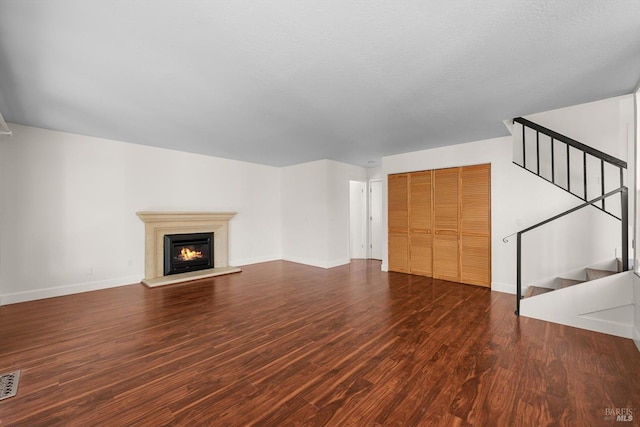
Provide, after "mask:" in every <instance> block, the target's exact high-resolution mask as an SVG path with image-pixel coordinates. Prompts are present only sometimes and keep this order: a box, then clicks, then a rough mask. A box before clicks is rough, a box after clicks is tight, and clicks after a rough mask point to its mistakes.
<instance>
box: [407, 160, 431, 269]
mask: <svg viewBox="0 0 640 427" xmlns="http://www.w3.org/2000/svg"><path fill="white" fill-rule="evenodd" d="M431 209H432V206H431V171H425V172H413V173H410V174H409V271H410V272H411V273H412V274H419V275H422V276H428V277H431V275H432V274H433V269H432V263H433V259H432V253H433V234H432V233H431V231H432V226H431Z"/></svg>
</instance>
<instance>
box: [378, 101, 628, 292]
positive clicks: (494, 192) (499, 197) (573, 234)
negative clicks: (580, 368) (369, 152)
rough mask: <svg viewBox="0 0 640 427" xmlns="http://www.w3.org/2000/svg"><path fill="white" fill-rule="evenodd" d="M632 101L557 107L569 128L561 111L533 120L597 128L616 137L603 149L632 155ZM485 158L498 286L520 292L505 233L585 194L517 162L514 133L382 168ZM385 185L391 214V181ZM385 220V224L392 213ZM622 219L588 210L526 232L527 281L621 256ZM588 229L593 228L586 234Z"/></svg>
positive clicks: (401, 158) (568, 129)
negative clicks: (569, 191)
mask: <svg viewBox="0 0 640 427" xmlns="http://www.w3.org/2000/svg"><path fill="white" fill-rule="evenodd" d="M629 102H630V98H629V97H628V96H627V97H619V98H614V99H612V100H605V101H601V102H599V103H591V105H587V106H577V107H570V108H568V109H562V110H557V111H556V113H557V114H558V115H559V116H562V117H564V118H570V119H567V122H564V121H563V123H565V125H564V126H563V128H562V129H554V125H555V123H551V122H552V120H551V118H554V119H555V117H556V115H555V113H553V112H549V113H545V114H540V115H536V116H528V118H529V119H531V120H533V121H538V122H539V123H540V124H542V125H544V126H546V127H549V128H551V129H554V130H557V131H559V132H561V133H565V134H567V135H568V136H572V137H573V135H574V134H573V132H572V127H573V126H575V127H580V128H591V127H593V128H594V129H595V130H594V134H597V135H598V140H599V141H601V140H604V141H612V142H611V144H612V146H613V147H614V148H613V150H607V146H606V144H604V145H603V144H602V143H601V142H600V143H599V144H598V145H597V146H596V148H598V149H600V150H602V151H605V152H611V154H613V155H616V154H618V155H619V156H620V157H621V158H622V159H623V160H626V159H627V151H628V150H627V148H626V145H625V146H624V147H621V144H622V145H624V144H627V143H628V142H629V139H628V134H627V132H626V128H627V126H628V122H629V120H632V119H633V118H632V117H629V116H628V114H627V115H626V116H624V117H622V116H623V114H622V113H621V112H628V111H629V110H628V103H629ZM573 108H576V109H577V111H578V112H579V113H580V114H577V113H576V114H575V115H576V116H578V117H579V118H574V117H573V116H572V113H574V112H573V111H572V109H573ZM600 115H603V116H605V117H606V118H607V119H606V120H595V121H594V123H591V122H590V120H589V117H590V116H600ZM567 123H568V124H567ZM576 137H580V135H576ZM584 142H585V143H587V144H588V143H589V141H584ZM594 145H595V144H594ZM481 163H491V184H492V185H491V187H492V189H491V206H492V210H491V217H492V289H494V290H500V291H504V292H512V293H514V292H515V283H516V238H515V236H514V237H512V238H510V239H509V242H508V243H504V242H503V241H502V238H503V237H505V236H508V235H510V234H512V233H515V232H516V231H518V230H521V229H524V228H526V227H528V226H531V225H533V224H536V223H537V222H539V221H542V220H544V219H546V218H548V217H550V216H553V215H555V214H557V213H560V212H562V211H564V210H566V209H569V208H571V207H573V206H576V205H577V204H579V200H578V199H576V198H575V197H573V196H571V195H569V194H567V193H565V192H564V191H563V190H561V189H559V188H556V187H555V186H553V185H551V184H549V183H547V182H545V181H544V180H542V179H540V178H538V177H536V176H534V175H533V174H531V173H529V172H526V171H524V170H522V169H521V168H519V167H518V166H515V165H513V163H512V139H511V137H505V138H496V139H490V140H485V141H476V142H471V143H467V144H459V145H455V146H448V147H441V148H436V149H431V150H424V151H418V152H413V153H405V154H400V155H395V156H388V157H384V158H383V159H382V171H383V173H384V174H390V173H400V172H410V171H419V170H428V169H440V168H446V167H454V166H466V165H473V164H481ZM384 186H385V189H384V191H383V194H384V200H385V202H384V204H385V208H384V210H385V215H386V182H384ZM383 223H385V224H386V218H385V220H384V221H383ZM619 224H620V223H619V222H617V221H615V220H613V219H612V218H610V217H608V216H607V215H602V214H600V212H598V211H597V210H595V209H589V210H586V211H584V212H581V213H580V214H578V215H577V216H574V217H572V218H571V219H565V220H561V221H560V222H559V223H557V224H554V225H549V226H546V227H545V228H544V229H540V230H539V231H534V232H531V233H530V234H527V235H525V236H524V237H523V258H524V260H525V261H524V262H523V264H524V265H525V270H524V271H523V284H524V285H525V286H526V285H527V284H531V283H532V282H534V281H546V280H548V279H550V278H552V277H555V276H556V275H557V274H559V273H562V272H566V271H572V270H574V269H576V268H579V267H584V266H588V265H590V264H593V263H597V262H599V261H602V260H604V259H609V258H611V259H612V258H614V257H615V255H616V248H619V247H620V237H619V236H620V225H619ZM584 230H588V231H589V232H588V233H584ZM384 235H385V236H386V231H385V233H384ZM549 239H550V240H549ZM549 242H551V243H549ZM618 254H619V252H618ZM387 256H388V254H387V248H386V243H385V248H384V259H383V269H386V268H387V261H386V260H387Z"/></svg>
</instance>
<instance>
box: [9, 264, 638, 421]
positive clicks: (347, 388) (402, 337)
mask: <svg viewBox="0 0 640 427" xmlns="http://www.w3.org/2000/svg"><path fill="white" fill-rule="evenodd" d="M513 305H514V300H513V296H511V295H505V294H501V293H497V292H491V291H490V290H488V289H485V288H479V287H475V286H467V285H461V284H458V283H453V282H447V281H443V280H434V279H431V278H427V277H422V276H412V275H407V274H401V273H385V272H382V271H380V262H378V261H364V260H358V261H353V262H352V263H351V264H349V265H345V266H341V267H336V268H333V269H328V270H325V269H321V268H316V267H309V266H304V265H300V264H295V263H290V262H285V261H275V262H268V263H262V264H255V265H250V266H245V267H243V272H242V273H239V274H234V275H229V276H219V277H216V278H210V279H205V280H199V281H195V282H191V283H188V284H178V285H172V286H166V287H159V288H153V289H149V288H146V287H144V286H143V285H140V284H135V285H129V286H122V287H118V288H111V289H105V290H101V291H95V292H87V293H83V294H76V295H69V296H65V297H58V298H51V299H46V300H39V301H32V302H27V303H21V304H12V305H8V306H2V307H0V324H2V325H3V327H2V329H1V330H0V342H2V347H1V349H0V372H9V371H11V370H14V369H21V370H22V375H21V379H20V385H19V391H18V395H17V396H15V397H12V398H9V399H5V400H2V401H0V425H2V426H5V425H7V426H21V425H24V426H30V427H31V426H56V425H60V426H73V425H77V426H87V425H109V426H121V425H154V426H162V425H167V426H193V425H213V426H218V425H220V426H226V425H229V426H237V425H269V426H271V425H278V426H286V425H308V426H324V425H329V426H332V425H340V426H423V425H428V426H432V425H434V426H437V425H442V426H471V425H475V426H486V425H491V426H531V425H576V426H583V425H613V424H612V423H613V422H614V421H612V420H607V419H605V416H606V414H605V410H606V409H611V408H614V409H615V408H634V409H636V410H638V409H640V400H639V399H640V369H638V366H640V352H638V350H637V349H636V348H635V346H634V344H633V342H632V341H631V340H625V339H622V338H617V337H612V336H607V335H603V334H598V333H593V332H589V331H584V330H579V329H575V328H570V327H566V326H561V325H555V324H551V323H547V322H542V321H538V320H534V319H526V318H517V317H516V316H514V315H513V309H514V307H513Z"/></svg>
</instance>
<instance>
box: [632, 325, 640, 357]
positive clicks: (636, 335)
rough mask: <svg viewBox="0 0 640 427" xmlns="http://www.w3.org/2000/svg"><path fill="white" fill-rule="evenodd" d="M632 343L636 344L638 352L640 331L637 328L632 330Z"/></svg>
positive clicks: (639, 348) (639, 349)
mask: <svg viewBox="0 0 640 427" xmlns="http://www.w3.org/2000/svg"><path fill="white" fill-rule="evenodd" d="M633 342H634V343H636V347H638V351H640V329H638V327H637V326H636V327H634V328H633Z"/></svg>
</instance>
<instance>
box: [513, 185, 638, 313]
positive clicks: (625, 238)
mask: <svg viewBox="0 0 640 427" xmlns="http://www.w3.org/2000/svg"><path fill="white" fill-rule="evenodd" d="M628 191H629V190H628V189H627V187H625V186H621V187H619V188H617V189H615V190H613V191H610V192H608V193H607V194H603V195H602V196H598V197H596V198H594V199H591V200H589V201H587V202H585V203H582V204H581V205H578V206H576V207H574V208H571V209H568V210H566V211H564V212H562V213H559V214H557V215H554V216H552V217H551V218H548V219H546V220H544V221H540V222H539V223H537V224H534V225H532V226H530V227H527V228H525V229H523V230H520V231H518V232H517V233H516V234H517V236H518V240H517V255H516V257H517V272H516V276H517V277H516V312H515V314H516V315H520V300H521V299H522V235H523V234H524V233H526V232H528V231H531V230H534V229H536V228H538V227H541V226H543V225H545V224H548V223H550V222H552V221H555V220H556V219H558V218H562V217H564V216H566V215H569V214H570V213H573V212H575V211H578V210H580V209H582V208H585V207H587V206H589V205H593V204H594V203H596V202H599V201H600V200H604V199H606V198H607V197H610V196H612V195H614V194H617V193H620V194H621V197H620V198H621V205H622V219H621V222H622V270H623V271H627V270H628V269H629V230H628V227H629V221H628V211H629V201H628ZM507 237H510V236H507ZM505 239H506V237H505Z"/></svg>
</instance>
